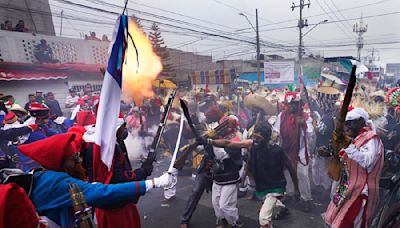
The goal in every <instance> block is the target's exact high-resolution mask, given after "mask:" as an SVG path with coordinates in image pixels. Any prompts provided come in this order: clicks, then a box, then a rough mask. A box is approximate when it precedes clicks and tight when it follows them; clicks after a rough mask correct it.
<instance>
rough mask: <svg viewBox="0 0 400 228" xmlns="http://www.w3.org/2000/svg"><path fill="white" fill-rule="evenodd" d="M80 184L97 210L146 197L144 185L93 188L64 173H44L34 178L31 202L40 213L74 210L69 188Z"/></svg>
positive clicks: (87, 200) (96, 186)
mask: <svg viewBox="0 0 400 228" xmlns="http://www.w3.org/2000/svg"><path fill="white" fill-rule="evenodd" d="M68 182H69V183H71V184H77V185H78V186H79V188H80V189H81V191H82V192H83V194H84V196H85V199H86V202H87V203H88V205H90V206H94V207H100V208H102V207H107V206H109V205H114V204H116V203H127V202H132V201H133V200H134V199H135V197H136V196H138V195H144V194H145V193H146V185H145V182H144V181H139V182H127V183H122V184H110V185H106V184H100V183H96V184H90V183H87V182H84V181H81V180H78V179H75V178H72V177H70V176H69V175H67V174H66V173H63V172H53V171H45V172H38V173H36V174H35V181H34V187H33V192H32V201H33V202H34V204H35V206H36V208H37V210H38V211H39V212H40V211H45V210H50V209H55V208H62V207H72V202H71V200H70V195H69V185H68Z"/></svg>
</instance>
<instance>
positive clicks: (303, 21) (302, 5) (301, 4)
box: [290, 0, 311, 61]
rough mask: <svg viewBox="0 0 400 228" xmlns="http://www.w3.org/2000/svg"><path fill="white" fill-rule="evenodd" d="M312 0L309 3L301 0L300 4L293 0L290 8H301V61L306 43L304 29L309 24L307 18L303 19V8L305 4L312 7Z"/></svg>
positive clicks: (299, 25)
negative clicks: (304, 41)
mask: <svg viewBox="0 0 400 228" xmlns="http://www.w3.org/2000/svg"><path fill="white" fill-rule="evenodd" d="M310 5H311V3H310V0H308V3H304V0H300V4H299V5H296V4H294V2H292V6H291V7H290V8H292V11H294V9H296V8H299V9H300V19H299V22H298V25H297V27H299V61H301V59H302V57H303V54H304V44H303V31H302V29H303V28H304V27H307V26H308V21H307V19H305V20H303V9H304V7H305V6H307V7H308V8H310Z"/></svg>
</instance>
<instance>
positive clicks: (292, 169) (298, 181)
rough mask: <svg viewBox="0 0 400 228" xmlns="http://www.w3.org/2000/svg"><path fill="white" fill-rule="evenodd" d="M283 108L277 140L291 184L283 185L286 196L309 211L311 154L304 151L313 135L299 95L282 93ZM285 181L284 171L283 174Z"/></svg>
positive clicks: (278, 124)
mask: <svg viewBox="0 0 400 228" xmlns="http://www.w3.org/2000/svg"><path fill="white" fill-rule="evenodd" d="M285 104H286V108H285V110H284V111H282V112H281V113H280V114H279V116H278V118H277V120H276V122H275V124H274V127H273V129H274V131H277V133H278V134H279V139H280V146H281V147H282V149H283V151H284V153H285V155H286V159H285V160H286V162H285V163H286V168H287V169H288V171H289V174H290V177H291V180H292V183H293V185H294V186H292V185H291V182H288V185H287V186H286V188H287V192H288V194H289V195H291V194H293V193H294V196H295V198H297V199H301V200H303V203H304V205H303V209H304V211H310V210H311V206H312V205H311V200H312V196H311V186H310V177H309V162H310V153H309V151H308V149H307V143H308V140H309V138H310V136H311V134H312V133H313V126H312V119H311V117H310V116H308V115H307V114H306V113H304V111H303V104H302V101H301V99H300V94H299V93H296V92H287V93H286V94H285ZM285 176H286V179H288V176H289V175H287V172H285Z"/></svg>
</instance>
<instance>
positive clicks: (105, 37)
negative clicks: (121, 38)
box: [101, 34, 110, 42]
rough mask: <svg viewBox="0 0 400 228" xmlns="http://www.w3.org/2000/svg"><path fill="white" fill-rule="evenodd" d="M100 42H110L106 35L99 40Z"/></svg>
mask: <svg viewBox="0 0 400 228" xmlns="http://www.w3.org/2000/svg"><path fill="white" fill-rule="evenodd" d="M101 41H107V42H110V40H109V39H108V36H107V35H106V34H104V35H103V37H102V38H101Z"/></svg>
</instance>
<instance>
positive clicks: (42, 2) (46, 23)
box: [0, 0, 55, 36]
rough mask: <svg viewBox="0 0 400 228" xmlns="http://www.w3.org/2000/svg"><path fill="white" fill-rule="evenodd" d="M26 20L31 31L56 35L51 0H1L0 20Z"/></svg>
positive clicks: (26, 25)
mask: <svg viewBox="0 0 400 228" xmlns="http://www.w3.org/2000/svg"><path fill="white" fill-rule="evenodd" d="M6 20H9V21H11V22H12V25H13V27H15V25H16V24H17V23H18V21H19V20H23V21H24V22H25V28H27V29H28V30H29V32H33V33H38V34H44V35H50V36H55V31H54V24H53V17H52V13H51V11H50V5H49V0H0V22H1V23H4V22H5V21H6Z"/></svg>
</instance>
